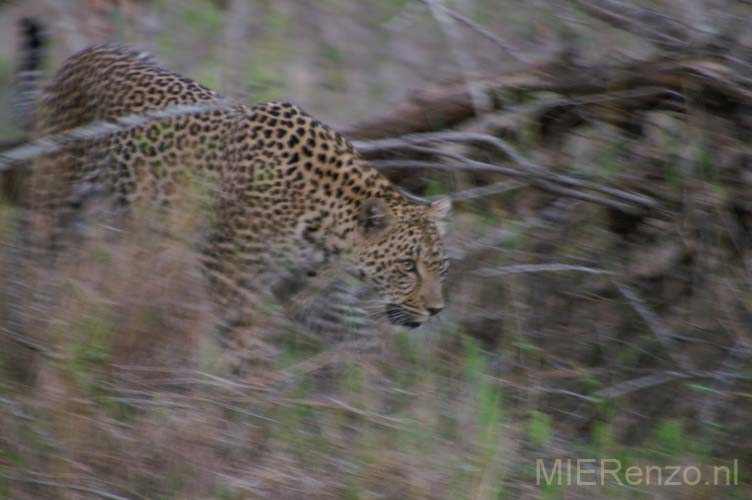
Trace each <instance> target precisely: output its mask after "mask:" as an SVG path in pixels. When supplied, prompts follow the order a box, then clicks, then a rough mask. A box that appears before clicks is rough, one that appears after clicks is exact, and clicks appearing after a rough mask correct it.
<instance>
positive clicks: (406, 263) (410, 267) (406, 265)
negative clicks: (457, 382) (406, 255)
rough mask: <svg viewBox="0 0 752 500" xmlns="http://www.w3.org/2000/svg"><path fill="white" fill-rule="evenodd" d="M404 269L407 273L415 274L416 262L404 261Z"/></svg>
mask: <svg viewBox="0 0 752 500" xmlns="http://www.w3.org/2000/svg"><path fill="white" fill-rule="evenodd" d="M402 269H404V270H405V271H407V272H413V271H415V269H417V266H416V265H415V261H414V260H413V259H404V260H403V261H402Z"/></svg>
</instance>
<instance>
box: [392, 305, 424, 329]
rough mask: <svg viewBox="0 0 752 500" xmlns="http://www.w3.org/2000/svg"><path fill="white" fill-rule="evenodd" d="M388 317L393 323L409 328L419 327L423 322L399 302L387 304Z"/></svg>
mask: <svg viewBox="0 0 752 500" xmlns="http://www.w3.org/2000/svg"><path fill="white" fill-rule="evenodd" d="M386 317H387V319H388V320H389V321H390V322H391V323H392V324H395V325H399V326H406V327H408V328H418V327H419V326H420V325H422V324H423V322H422V321H418V320H417V319H415V318H414V317H413V316H412V315H411V314H410V313H409V312H407V311H406V310H405V308H404V307H402V306H401V305H399V304H387V305H386Z"/></svg>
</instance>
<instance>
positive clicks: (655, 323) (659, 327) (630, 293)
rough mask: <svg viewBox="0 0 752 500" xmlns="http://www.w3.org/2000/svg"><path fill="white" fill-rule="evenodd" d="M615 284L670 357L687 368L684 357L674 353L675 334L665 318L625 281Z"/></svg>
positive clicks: (678, 364) (681, 366)
mask: <svg viewBox="0 0 752 500" xmlns="http://www.w3.org/2000/svg"><path fill="white" fill-rule="evenodd" d="M614 286H615V287H616V289H617V290H619V293H621V295H622V296H623V297H624V298H625V299H627V302H629V304H630V305H631V306H632V308H633V309H634V310H635V311H636V312H637V314H638V315H639V316H640V317H641V318H642V319H643V321H645V323H646V324H647V325H648V327H649V328H650V330H651V331H652V332H653V334H654V335H655V337H656V338H657V339H658V342H660V344H661V345H662V346H663V349H664V350H665V351H666V354H667V355H668V356H669V358H670V359H671V360H672V361H673V362H674V363H675V364H676V365H677V366H678V367H680V368H682V369H683V370H687V369H688V367H687V364H686V363H685V361H684V360H683V359H681V358H680V357H678V356H677V355H675V354H674V343H673V341H672V340H671V339H672V338H673V337H674V334H673V333H671V331H670V330H669V329H668V327H667V326H666V325H665V323H664V322H663V320H662V319H661V318H660V316H658V315H657V314H656V313H655V312H653V310H652V309H650V308H649V307H648V305H647V304H646V303H645V302H644V301H643V300H642V299H641V298H640V296H639V295H637V293H636V292H635V291H634V290H632V289H631V288H630V287H628V286H627V285H625V284H624V283H620V282H618V281H615V282H614Z"/></svg>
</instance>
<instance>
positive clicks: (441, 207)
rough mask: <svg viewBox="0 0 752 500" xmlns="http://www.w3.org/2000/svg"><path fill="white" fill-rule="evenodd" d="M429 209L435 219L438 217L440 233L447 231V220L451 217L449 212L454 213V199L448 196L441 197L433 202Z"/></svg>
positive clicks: (437, 223)
mask: <svg viewBox="0 0 752 500" xmlns="http://www.w3.org/2000/svg"><path fill="white" fill-rule="evenodd" d="M428 209H429V210H430V211H431V214H432V215H433V217H434V219H436V226H437V227H438V228H439V233H441V234H442V235H443V234H444V233H445V232H446V220H447V219H448V218H449V214H450V213H452V199H451V198H449V197H448V196H445V197H443V198H439V199H438V200H436V201H434V202H432V203H431V206H430V207H429V208H428Z"/></svg>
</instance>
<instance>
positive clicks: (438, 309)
mask: <svg viewBox="0 0 752 500" xmlns="http://www.w3.org/2000/svg"><path fill="white" fill-rule="evenodd" d="M443 310H444V308H443V307H429V308H428V313H429V314H430V315H431V316H436V315H437V314H439V313H440V312H441V311H443Z"/></svg>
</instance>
